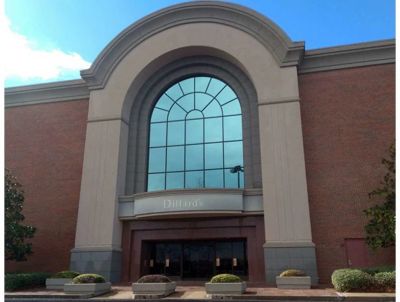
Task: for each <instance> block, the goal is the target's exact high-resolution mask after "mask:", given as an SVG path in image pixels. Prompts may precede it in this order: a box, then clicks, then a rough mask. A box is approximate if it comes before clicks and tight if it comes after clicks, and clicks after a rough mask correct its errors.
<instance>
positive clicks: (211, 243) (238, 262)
mask: <svg viewBox="0 0 400 302" xmlns="http://www.w3.org/2000/svg"><path fill="white" fill-rule="evenodd" d="M142 263H143V266H142V271H141V274H142V275H144V274H163V275H166V276H169V277H171V279H173V280H182V279H183V280H207V279H210V278H211V277H212V276H213V275H216V274H222V273H230V274H232V273H233V274H236V275H239V276H241V277H243V278H244V279H246V277H247V255H246V241H245V240H243V239H236V240H220V241H217V240H201V241H197V240H196V241H194V240H193V241H188V240H187V241H169V242H168V241H161V242H151V241H150V242H145V243H144V244H143V248H142Z"/></svg>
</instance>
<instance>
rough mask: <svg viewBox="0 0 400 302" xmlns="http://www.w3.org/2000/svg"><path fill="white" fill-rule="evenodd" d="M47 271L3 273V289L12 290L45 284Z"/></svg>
mask: <svg viewBox="0 0 400 302" xmlns="http://www.w3.org/2000/svg"><path fill="white" fill-rule="evenodd" d="M50 276H51V274H49V273H11V274H6V275H5V290H6V291H14V290H18V289H24V288H30V287H37V286H45V285H46V279H47V278H49V277H50Z"/></svg>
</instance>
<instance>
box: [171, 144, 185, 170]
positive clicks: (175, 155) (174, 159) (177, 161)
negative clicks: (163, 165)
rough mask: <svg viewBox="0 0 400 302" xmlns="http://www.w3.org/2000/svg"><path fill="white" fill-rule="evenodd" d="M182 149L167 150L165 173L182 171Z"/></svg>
mask: <svg viewBox="0 0 400 302" xmlns="http://www.w3.org/2000/svg"><path fill="white" fill-rule="evenodd" d="M183 152H184V150H183V147H168V148H167V171H182V170H183V159H184V153H183Z"/></svg>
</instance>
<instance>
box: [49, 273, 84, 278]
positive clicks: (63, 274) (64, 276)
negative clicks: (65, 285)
mask: <svg viewBox="0 0 400 302" xmlns="http://www.w3.org/2000/svg"><path fill="white" fill-rule="evenodd" d="M79 275H80V273H78V272H74V271H62V272H58V273H56V274H54V275H53V276H51V278H61V279H64V278H65V279H73V278H75V277H77V276H79Z"/></svg>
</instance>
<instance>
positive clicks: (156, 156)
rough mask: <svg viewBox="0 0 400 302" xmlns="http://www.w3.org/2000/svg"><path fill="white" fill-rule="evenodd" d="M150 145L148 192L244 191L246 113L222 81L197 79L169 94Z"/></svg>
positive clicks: (157, 112) (159, 106)
mask: <svg viewBox="0 0 400 302" xmlns="http://www.w3.org/2000/svg"><path fill="white" fill-rule="evenodd" d="M149 141H150V146H149V166H148V180H147V190H148V191H157V190H165V189H181V188H243V187H244V177H243V137H242V111H241V108H240V103H239V100H238V97H237V95H236V94H235V92H234V91H233V90H232V89H231V88H230V87H229V86H228V85H227V84H226V83H224V82H222V81H221V80H218V79H216V78H212V77H206V76H198V77H191V78H188V79H185V80H183V81H180V82H179V83H176V84H174V85H173V86H172V87H170V88H169V89H168V90H167V91H165V92H164V94H163V95H162V96H161V97H160V98H159V99H158V101H157V103H156V105H155V107H154V109H153V112H152V115H151V121H150V140H149Z"/></svg>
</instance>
